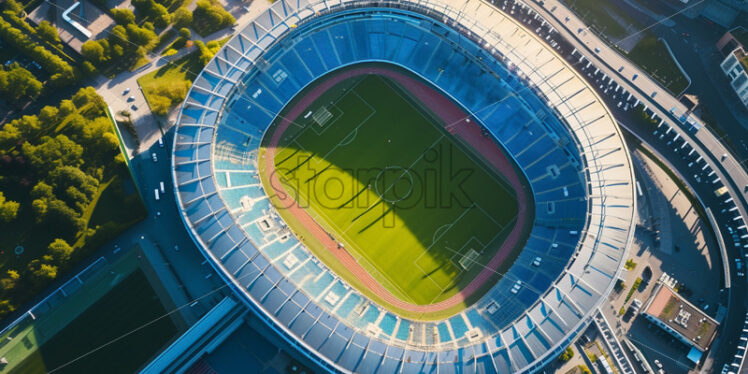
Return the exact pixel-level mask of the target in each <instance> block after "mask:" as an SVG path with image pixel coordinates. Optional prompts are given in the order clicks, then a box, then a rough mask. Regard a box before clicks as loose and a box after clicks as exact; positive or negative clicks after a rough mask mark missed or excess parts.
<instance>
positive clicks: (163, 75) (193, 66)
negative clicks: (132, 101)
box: [138, 52, 202, 100]
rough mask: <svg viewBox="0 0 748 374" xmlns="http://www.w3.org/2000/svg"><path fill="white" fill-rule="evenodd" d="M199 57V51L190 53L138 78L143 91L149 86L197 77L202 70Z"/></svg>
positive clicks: (153, 86) (146, 96) (146, 95)
mask: <svg viewBox="0 0 748 374" xmlns="http://www.w3.org/2000/svg"><path fill="white" fill-rule="evenodd" d="M198 57H199V55H198V53H197V52H193V53H190V54H189V55H187V56H184V57H182V58H180V59H178V60H176V61H173V62H171V63H169V64H167V65H164V66H162V67H161V68H159V69H158V70H156V71H152V72H150V73H148V74H146V75H144V76H142V77H140V78H138V84H139V85H140V87H141V88H143V92H144V93H145V92H147V91H148V88H156V87H159V86H163V85H168V84H169V82H174V81H176V82H181V81H184V80H189V81H192V80H193V79H195V78H197V74H198V73H200V70H202V67H201V66H200V60H199V58H198ZM145 99H146V100H148V94H145Z"/></svg>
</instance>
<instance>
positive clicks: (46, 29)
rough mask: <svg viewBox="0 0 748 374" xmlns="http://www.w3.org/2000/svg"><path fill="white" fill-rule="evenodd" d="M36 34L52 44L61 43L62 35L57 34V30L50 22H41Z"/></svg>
mask: <svg viewBox="0 0 748 374" xmlns="http://www.w3.org/2000/svg"><path fill="white" fill-rule="evenodd" d="M36 33H37V34H38V35H39V37H40V38H42V39H44V40H46V41H48V42H50V43H54V44H57V43H59V42H60V35H58V34H57V29H56V28H55V27H54V26H52V24H51V23H49V22H48V21H42V22H40V23H39V26H37V27H36Z"/></svg>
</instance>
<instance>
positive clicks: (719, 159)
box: [496, 0, 748, 370]
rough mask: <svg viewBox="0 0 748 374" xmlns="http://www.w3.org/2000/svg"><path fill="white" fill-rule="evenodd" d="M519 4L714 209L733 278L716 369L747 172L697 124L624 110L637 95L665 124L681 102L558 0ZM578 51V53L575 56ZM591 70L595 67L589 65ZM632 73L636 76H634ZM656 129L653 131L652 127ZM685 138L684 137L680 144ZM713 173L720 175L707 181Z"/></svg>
mask: <svg viewBox="0 0 748 374" xmlns="http://www.w3.org/2000/svg"><path fill="white" fill-rule="evenodd" d="M512 4H513V3H512V2H510V1H507V2H505V3H504V2H496V5H497V6H498V7H500V8H501V7H504V8H505V10H507V11H509V10H510V9H511V6H512ZM525 6H527V7H528V8H531V9H532V12H529V11H528V9H524V10H523V9H521V8H522V7H521V6H520V5H517V6H516V7H515V12H514V14H513V16H514V17H515V18H516V19H518V20H520V21H521V22H523V23H525V24H526V25H527V27H528V28H530V29H531V30H537V31H536V32H537V33H538V34H539V35H540V36H541V37H543V38H545V37H546V36H547V35H549V28H550V27H553V29H554V30H555V31H551V32H550V35H551V37H550V39H547V40H549V42H551V41H555V42H557V43H558V48H557V50H558V52H559V53H560V54H561V55H562V56H564V57H566V58H567V60H568V61H570V62H571V63H572V64H573V65H574V66H575V68H576V69H577V70H578V71H579V72H580V73H582V74H584V75H585V76H586V77H587V78H588V80H590V81H591V82H594V83H595V86H596V87H598V91H599V92H600V95H601V97H603V99H604V100H605V101H606V103H607V105H608V107H609V108H611V110H612V112H613V113H614V115H615V116H616V118H617V119H618V120H619V124H621V125H622V126H623V127H624V128H625V129H626V130H628V131H630V132H631V133H632V134H633V135H635V136H636V137H637V138H639V139H641V140H642V141H643V142H644V143H645V144H647V145H648V146H649V147H650V148H651V149H653V150H654V151H655V153H657V154H659V156H660V158H661V159H662V160H663V161H664V162H665V163H666V164H668V166H670V168H671V169H672V170H673V171H675V172H676V173H677V174H679V175H680V177H681V179H682V180H683V181H684V182H685V183H686V184H687V185H689V186H691V188H692V190H693V191H694V192H695V193H696V195H697V196H698V197H699V198H700V199H701V201H703V203H704V205H705V206H707V207H711V208H712V210H713V211H714V214H715V217H716V220H717V223H718V226H719V228H720V232H721V234H722V235H723V238H724V242H725V243H726V244H727V247H728V252H727V253H728V257H729V267H730V269H729V271H730V273H731V279H732V280H733V282H732V287H731V288H730V289H729V293H728V295H727V297H725V299H726V300H723V303H724V304H726V306H727V315H726V316H725V319H724V320H723V323H722V326H721V331H720V340H719V342H717V343H715V345H714V346H713V347H712V350H713V351H714V353H713V354H714V362H715V364H714V368H716V369H717V370H719V368H721V367H722V364H723V363H727V362H730V361H731V360H732V358H733V355H734V354H735V350H736V347H737V342H738V341H739V337H740V333H741V330H742V324H743V320H744V319H745V311H746V297H745V296H746V282H745V277H737V276H736V273H737V269H736V262H735V260H736V259H738V258H742V257H744V253H743V248H742V246H743V245H745V244H748V242H746V240H745V239H741V238H739V237H733V235H732V234H730V230H734V232H737V230H738V227H739V226H742V225H743V222H742V221H741V220H740V219H739V218H736V217H739V216H742V217H745V216H746V195H745V193H746V189H745V187H746V185H747V184H748V175H747V174H746V171H745V169H743V168H742V167H741V166H740V164H739V162H738V160H737V159H736V158H735V157H734V156H733V155H732V154H730V152H729V151H728V150H727V149H725V147H724V146H723V145H722V144H721V143H720V142H719V140H718V139H717V138H716V137H715V136H714V134H712V133H710V132H709V131H707V130H706V129H705V128H703V127H702V128H701V129H699V130H695V129H694V128H692V127H691V126H689V125H688V124H685V125H683V124H679V125H674V126H673V127H672V128H670V130H668V129H669V127H668V126H667V125H662V127H661V128H660V129H655V128H654V127H650V126H648V125H642V123H641V121H639V120H637V119H636V118H635V116H634V115H633V113H632V112H631V111H630V110H625V108H626V104H629V106H631V105H633V104H634V103H635V102H636V100H639V101H640V102H641V103H644V104H645V105H646V106H647V107H648V108H649V109H650V110H651V111H653V112H654V113H656V114H657V117H658V118H666V119H667V121H666V123H670V124H675V123H679V121H678V118H677V117H675V116H673V115H672V113H671V112H670V109H666V108H675V113H678V114H681V113H684V112H685V110H686V109H685V107H684V106H683V105H682V104H681V103H680V102H679V101H678V99H676V98H675V97H673V96H672V95H670V94H668V93H667V91H665V90H664V89H663V88H661V87H660V86H659V85H658V84H657V83H656V82H655V81H654V80H652V79H650V78H649V77H648V76H647V75H646V73H644V72H643V71H642V70H640V69H639V68H638V67H636V66H635V65H634V64H633V63H631V62H630V61H628V60H626V59H625V58H623V57H622V56H620V55H619V54H618V52H616V51H614V50H613V49H611V48H610V47H608V46H607V45H606V44H605V43H604V42H603V41H602V40H600V39H599V38H598V37H597V36H596V35H594V34H592V33H591V32H588V31H585V28H586V26H585V25H584V23H582V21H581V20H579V19H578V18H577V17H576V15H574V14H573V12H571V11H570V10H568V9H567V8H566V7H565V6H564V5H563V4H562V3H560V2H559V1H557V0H549V1H544V2H542V3H535V2H529V3H527V4H526V5H525ZM535 14H539V15H540V16H541V17H543V18H544V19H545V20H546V21H547V22H548V23H549V24H547V25H546V26H542V19H535ZM580 52H581V54H580ZM582 54H583V55H584V56H585V57H584V58H581V56H582ZM588 63H591V64H589V65H588ZM588 66H589V67H588ZM596 69H599V71H597V72H595V70H596ZM634 76H636V77H637V78H636V79H634ZM610 77H613V78H614V80H615V83H613V82H611V80H610ZM634 81H635V84H634ZM618 85H620V86H621V87H622V88H623V89H625V90H626V91H627V92H630V93H631V94H632V98H631V99H628V95H627V94H626V95H624V94H622V93H621V92H622V91H621V90H620V89H619V88H617V87H618ZM619 103H621V105H620V106H619ZM680 126H683V128H681V127H680ZM655 131H658V132H657V133H656V134H655ZM684 142H685V143H688V144H687V145H684ZM692 150H693V152H692ZM692 163H693V164H692ZM705 165H706V166H705ZM712 171H713V172H714V173H712ZM717 178H719V180H718V181H717V182H714V183H713V182H712V181H714V180H716V179H717ZM722 186H724V187H726V188H727V190H728V194H726V195H722V196H721V197H717V196H716V194H715V190H716V189H718V188H720V187H722ZM731 197H732V199H731ZM733 208H735V209H733ZM741 230H742V231H741V234H745V229H741ZM736 239H738V240H736ZM736 243H737V245H735V244H736ZM715 291H716V290H715Z"/></svg>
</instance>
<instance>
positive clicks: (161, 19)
mask: <svg viewBox="0 0 748 374" xmlns="http://www.w3.org/2000/svg"><path fill="white" fill-rule="evenodd" d="M151 11H152V12H153V15H154V19H153V24H154V25H156V27H159V28H164V27H166V26H169V24H170V23H171V14H169V11H168V10H166V7H164V6H163V5H161V4H159V3H156V2H153V6H152V7H151Z"/></svg>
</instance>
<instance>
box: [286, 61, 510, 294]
mask: <svg viewBox="0 0 748 374" xmlns="http://www.w3.org/2000/svg"><path fill="white" fill-rule="evenodd" d="M444 125H445V124H444V123H443V122H442V121H441V120H440V119H438V118H435V117H434V116H433V114H432V113H431V112H429V111H428V110H426V109H425V108H424V107H423V106H422V105H420V103H418V102H417V101H416V100H415V99H413V98H412V97H410V96H409V95H408V93H407V91H406V90H404V89H403V88H401V87H400V86H398V84H397V83H396V82H394V81H391V80H389V79H387V78H385V77H382V76H379V75H362V76H357V77H354V78H349V79H347V80H344V81H342V82H340V83H339V84H337V85H336V86H334V87H333V88H332V89H330V90H328V91H327V92H325V93H324V94H323V95H322V96H321V97H319V98H318V99H317V100H315V101H314V102H313V103H312V104H311V105H310V106H309V107H308V108H307V110H305V111H304V115H302V116H300V117H299V118H296V119H294V123H293V124H292V125H291V126H290V127H289V128H288V129H287V130H286V131H285V132H284V133H283V137H282V139H281V141H280V143H279V145H278V146H279V148H278V149H277V150H276V153H275V157H274V159H273V161H274V164H275V167H276V170H275V171H274V172H275V173H277V175H278V176H279V178H280V180H281V183H282V184H283V187H284V189H285V190H286V191H287V192H289V193H290V194H291V195H292V197H293V198H294V199H295V200H296V202H297V203H298V204H300V205H301V206H302V207H303V208H305V209H306V210H307V212H309V214H310V215H311V216H312V217H314V218H315V220H316V221H317V222H318V223H319V224H320V225H321V226H322V227H323V228H324V229H325V230H326V231H327V232H328V234H329V235H330V236H331V237H332V238H334V239H335V241H337V242H339V243H340V244H341V248H340V249H338V250H346V251H348V252H349V253H351V255H352V256H354V257H355V258H356V260H357V261H358V263H359V264H360V265H361V266H362V267H363V268H364V269H365V270H366V271H368V272H369V273H370V274H371V275H372V276H373V277H374V278H375V279H376V280H377V281H378V282H379V283H380V284H381V285H382V286H383V287H385V288H386V289H387V290H388V291H389V292H391V293H392V294H393V295H395V296H396V297H398V298H400V299H401V300H403V301H406V302H410V303H413V304H418V305H426V304H433V303H436V302H439V301H442V300H445V299H447V298H449V297H451V296H453V295H454V294H455V293H457V292H459V291H460V289H461V288H463V287H464V286H466V285H467V284H468V283H469V282H470V281H471V280H472V279H473V278H474V277H475V275H476V274H477V273H478V272H479V271H480V270H482V265H481V264H485V263H487V262H488V260H489V259H490V258H492V257H493V255H494V254H495V253H496V251H497V250H498V249H499V247H500V245H501V243H502V241H503V239H504V238H505V237H506V235H508V233H509V232H510V231H511V229H512V228H513V226H514V224H515V218H516V216H517V210H518V207H517V199H516V198H515V193H514V191H512V189H511V187H509V185H508V184H507V183H506V182H505V181H504V180H503V179H502V177H501V176H500V175H498V174H497V173H496V171H495V170H494V169H492V168H490V167H489V166H487V165H486V164H485V163H484V162H483V161H482V160H481V159H480V157H479V156H477V155H476V154H474V153H473V151H472V149H470V148H469V147H468V146H466V145H465V144H462V143H460V142H459V141H458V140H457V139H455V138H454V137H453V136H452V135H451V134H449V133H448V132H447V131H446V130H445V129H444ZM279 212H280V214H281V215H284V212H283V210H282V209H279ZM283 218H284V219H285V220H286V221H289V220H293V217H286V216H285V215H284V217H283ZM303 240H305V239H302V241H303ZM306 240H314V239H306ZM309 247H310V248H314V246H309ZM328 265H330V264H328ZM331 267H333V268H334V266H331Z"/></svg>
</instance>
